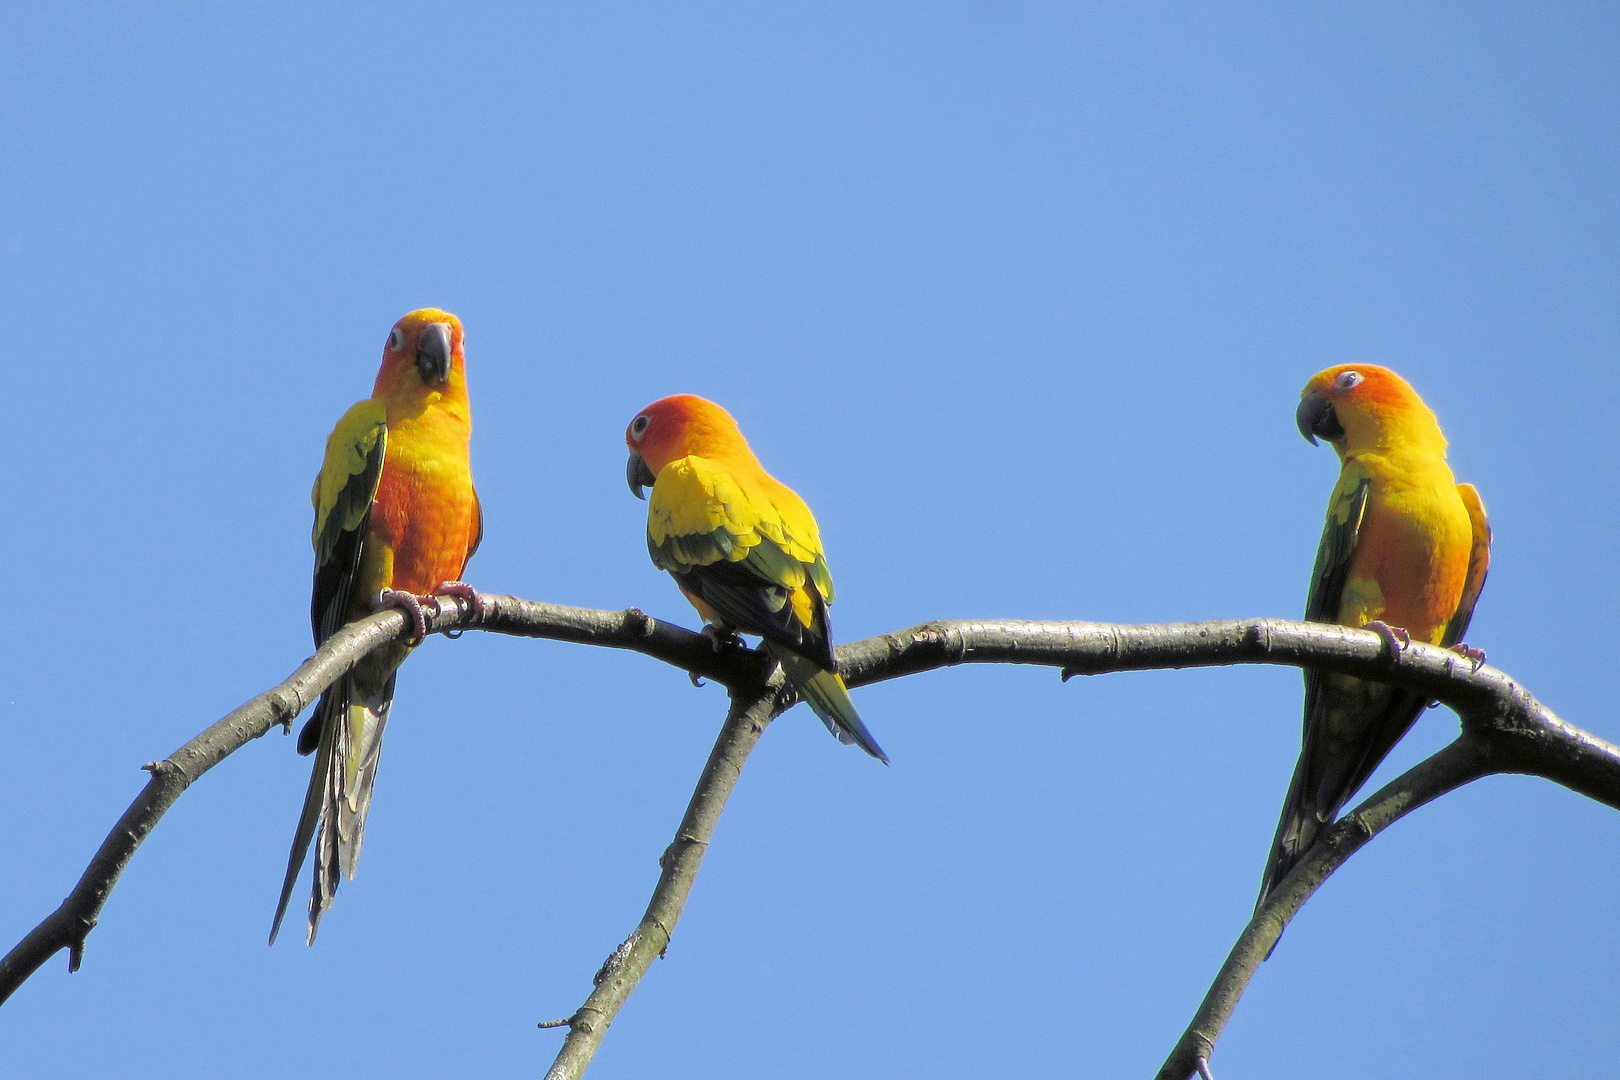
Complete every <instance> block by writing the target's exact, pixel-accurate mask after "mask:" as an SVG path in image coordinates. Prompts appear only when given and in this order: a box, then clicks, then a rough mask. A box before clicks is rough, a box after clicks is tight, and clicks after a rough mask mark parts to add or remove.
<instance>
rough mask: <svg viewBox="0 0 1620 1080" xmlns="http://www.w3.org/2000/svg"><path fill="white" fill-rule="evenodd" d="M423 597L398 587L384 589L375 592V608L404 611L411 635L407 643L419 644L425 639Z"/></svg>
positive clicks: (425, 625)
mask: <svg viewBox="0 0 1620 1080" xmlns="http://www.w3.org/2000/svg"><path fill="white" fill-rule="evenodd" d="M424 599H425V598H424V597H421V596H417V595H416V594H415V593H408V592H401V591H400V590H398V589H384V590H382V592H380V593H378V594H377V603H376V604H375V608H376V610H378V611H385V610H387V609H388V608H398V609H399V610H401V611H403V612H404V613H405V618H406V621H407V622H408V623H409V624H410V627H411V636H410V639H409V640H408V641H406V642H405V644H407V645H412V646H415V645H420V644H422V642H423V641H425V640H427V612H426V611H424V610H423V609H422V601H423V600H424Z"/></svg>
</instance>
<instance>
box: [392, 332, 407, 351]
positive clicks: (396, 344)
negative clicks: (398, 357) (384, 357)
mask: <svg viewBox="0 0 1620 1080" xmlns="http://www.w3.org/2000/svg"><path fill="white" fill-rule="evenodd" d="M404 347H405V332H404V331H403V330H401V329H400V328H399V327H397V326H396V327H394V328H393V329H392V330H390V331H388V351H389V352H399V350H401V349H403V348H404Z"/></svg>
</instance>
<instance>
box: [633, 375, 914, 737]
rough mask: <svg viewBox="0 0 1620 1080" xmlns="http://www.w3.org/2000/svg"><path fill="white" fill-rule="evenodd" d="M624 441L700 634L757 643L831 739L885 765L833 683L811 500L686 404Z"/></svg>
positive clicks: (665, 409)
mask: <svg viewBox="0 0 1620 1080" xmlns="http://www.w3.org/2000/svg"><path fill="white" fill-rule="evenodd" d="M624 441H625V444H626V445H627V446H628V447H629V448H630V461H629V464H628V466H627V468H626V473H625V477H626V479H627V480H628V481H629V483H630V490H631V491H633V492H634V493H635V495H636V498H638V499H639V498H644V497H645V496H643V494H642V489H643V488H645V487H647V486H649V485H651V487H652V498H651V499H650V500H649V501H648V503H647V550H648V552H649V553H650V554H651V555H652V561H653V564H654V565H655V566H657V567H658V568H659V569H661V570H668V571H669V573H670V575H671V576H672V577H674V579H675V583H676V584H677V585H679V586H680V590H681V592H682V594H683V595H685V597H686V598H687V600H689V601H691V603H692V606H693V607H695V608H697V610H698V614H699V615H701V616H703V619H704V621H705V622H707V623H709V624H710V625H709V627H706V628H705V631H706V632H707V633H709V634H710V635H711V637H713V636H715V635H726V634H732V633H735V632H737V631H742V632H744V633H748V634H757V635H759V637H760V638H761V639H762V640H763V642H764V644H765V648H766V649H767V650H768V651H769V652H770V654H771V655H772V656H773V657H775V658H776V660H777V662H778V663H780V664H781V665H782V670H783V672H784V673H786V675H787V677H788V681H789V682H791V683H792V684H793V686H794V688H795V689H797V690H798V691H799V694H800V696H801V697H803V698H804V700H805V701H806V702H808V703H809V705H810V708H811V709H812V710H814V711H815V714H816V715H817V716H819V717H820V718H821V722H822V723H824V724H826V725H827V730H828V731H831V732H832V733H833V734H834V735H836V736H838V739H839V741H840V742H845V743H855V744H856V745H858V746H859V747H860V748H861V749H862V750H865V751H866V752H867V753H868V754H871V755H872V756H873V757H875V758H877V759H878V760H879V761H882V762H885V763H887V762H888V760H889V759H888V757H887V755H885V754H884V753H883V751H882V749H880V748H879V747H878V744H877V742H876V741H874V740H873V738H872V734H871V732H869V731H867V730H866V725H865V724H864V723H862V722H861V717H860V714H859V713H857V712H856V711H855V704H854V702H852V701H850V699H849V691H848V690H847V689H845V687H844V680H843V679H842V678H840V677H839V675H838V669H837V663H836V661H834V659H833V651H832V633H831V631H830V630H829V628H828V625H827V607H828V605H830V604H831V603H832V602H833V584H832V574H831V573H830V572H829V571H828V569H827V559H826V556H825V555H824V554H823V552H822V549H821V532H820V530H818V529H817V528H816V519H815V517H814V516H813V515H812V514H811V513H810V508H809V507H808V506H806V505H805V504H804V500H803V499H801V498H799V496H798V495H797V494H795V493H794V492H793V490H792V489H790V488H789V487H787V485H785V484H783V483H782V482H780V481H779V480H777V479H776V478H775V477H773V476H772V475H771V474H770V473H768V472H766V471H765V467H764V466H763V465H761V464H760V463H759V459H758V458H756V457H755V456H754V452H753V451H752V450H750V449H749V448H748V440H746V439H744V438H743V434H742V432H741V431H740V430H739V429H738V427H737V421H735V420H733V419H732V418H731V414H730V413H728V412H726V410H724V409H722V408H721V407H720V406H718V405H716V404H715V403H714V402H712V401H706V400H704V399H703V398H700V397H694V396H692V395H691V394H676V395H675V396H674V397H667V398H664V399H662V400H661V401H655V402H653V403H652V404H651V405H649V406H647V407H646V408H645V409H643V410H642V411H641V412H640V413H639V414H637V416H636V418H635V419H634V420H632V421H631V422H630V426H629V428H627V429H626V430H625V433H624ZM716 644H717V646H718V638H717V637H716Z"/></svg>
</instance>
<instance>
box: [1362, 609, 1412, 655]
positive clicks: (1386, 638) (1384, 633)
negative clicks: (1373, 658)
mask: <svg viewBox="0 0 1620 1080" xmlns="http://www.w3.org/2000/svg"><path fill="white" fill-rule="evenodd" d="M1362 629H1363V630H1371V631H1372V632H1373V633H1375V634H1377V635H1378V636H1379V638H1381V639H1382V640H1383V642H1384V648H1385V649H1388V650H1389V658H1390V659H1391V660H1394V659H1395V658H1396V657H1397V656H1399V655H1401V651H1402V650H1404V649H1405V648H1406V647H1407V646H1408V645H1410V644H1412V635H1411V634H1409V633H1407V632H1406V630H1405V629H1404V628H1402V627H1399V626H1391V625H1389V623H1387V622H1384V621H1383V620H1382V619H1374V620H1373V621H1372V622H1370V623H1367V624H1366V625H1364V626H1363V627H1362Z"/></svg>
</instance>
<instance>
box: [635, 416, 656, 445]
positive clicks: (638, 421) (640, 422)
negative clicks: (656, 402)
mask: <svg viewBox="0 0 1620 1080" xmlns="http://www.w3.org/2000/svg"><path fill="white" fill-rule="evenodd" d="M650 423H652V417H650V416H648V415H647V414H645V413H643V414H642V415H640V416H638V417H636V418H635V419H634V420H632V421H630V437H631V438H632V439H634V440H636V441H637V442H640V441H641V437H642V436H643V435H645V434H647V425H648V424H650Z"/></svg>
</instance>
